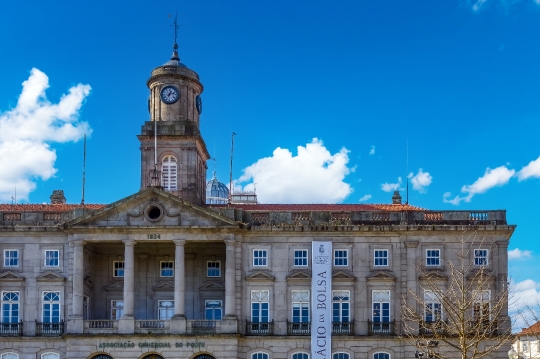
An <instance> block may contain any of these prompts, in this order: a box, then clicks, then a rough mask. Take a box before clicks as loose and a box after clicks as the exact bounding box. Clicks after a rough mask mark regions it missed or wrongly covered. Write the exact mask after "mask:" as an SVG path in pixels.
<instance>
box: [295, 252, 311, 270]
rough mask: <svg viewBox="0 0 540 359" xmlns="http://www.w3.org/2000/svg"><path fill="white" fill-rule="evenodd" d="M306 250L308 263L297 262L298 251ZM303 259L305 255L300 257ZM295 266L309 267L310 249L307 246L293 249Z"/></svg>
mask: <svg viewBox="0 0 540 359" xmlns="http://www.w3.org/2000/svg"><path fill="white" fill-rule="evenodd" d="M297 251H305V252H306V264H295V262H296V252H297ZM298 258H301V259H303V257H298ZM293 266H294V267H309V250H308V249H307V248H295V249H293Z"/></svg>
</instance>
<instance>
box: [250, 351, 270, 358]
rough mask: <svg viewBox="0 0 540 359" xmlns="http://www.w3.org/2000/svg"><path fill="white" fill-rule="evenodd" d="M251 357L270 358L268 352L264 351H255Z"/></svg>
mask: <svg viewBox="0 0 540 359" xmlns="http://www.w3.org/2000/svg"><path fill="white" fill-rule="evenodd" d="M251 359H268V354H266V353H263V352H258V353H253V354H251Z"/></svg>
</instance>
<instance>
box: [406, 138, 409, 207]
mask: <svg viewBox="0 0 540 359" xmlns="http://www.w3.org/2000/svg"><path fill="white" fill-rule="evenodd" d="M405 175H406V177H407V193H406V196H405V198H406V199H405V204H409V137H407V173H405Z"/></svg>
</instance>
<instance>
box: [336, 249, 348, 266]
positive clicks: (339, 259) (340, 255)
mask: <svg viewBox="0 0 540 359" xmlns="http://www.w3.org/2000/svg"><path fill="white" fill-rule="evenodd" d="M334 265H335V266H348V265H349V251H348V250H346V249H336V250H335V251H334Z"/></svg>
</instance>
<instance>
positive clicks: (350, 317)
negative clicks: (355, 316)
mask: <svg viewBox="0 0 540 359" xmlns="http://www.w3.org/2000/svg"><path fill="white" fill-rule="evenodd" d="M336 292H349V294H348V296H349V299H348V300H343V299H339V300H336V299H334V297H335V293H336ZM334 303H340V304H342V303H348V304H349V320H348V321H347V322H344V321H343V316H342V310H343V307H342V306H341V305H340V307H339V318H340V323H350V322H352V310H351V291H350V290H349V289H336V290H332V311H333V310H334ZM333 320H334V313H333V312H332V321H333Z"/></svg>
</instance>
